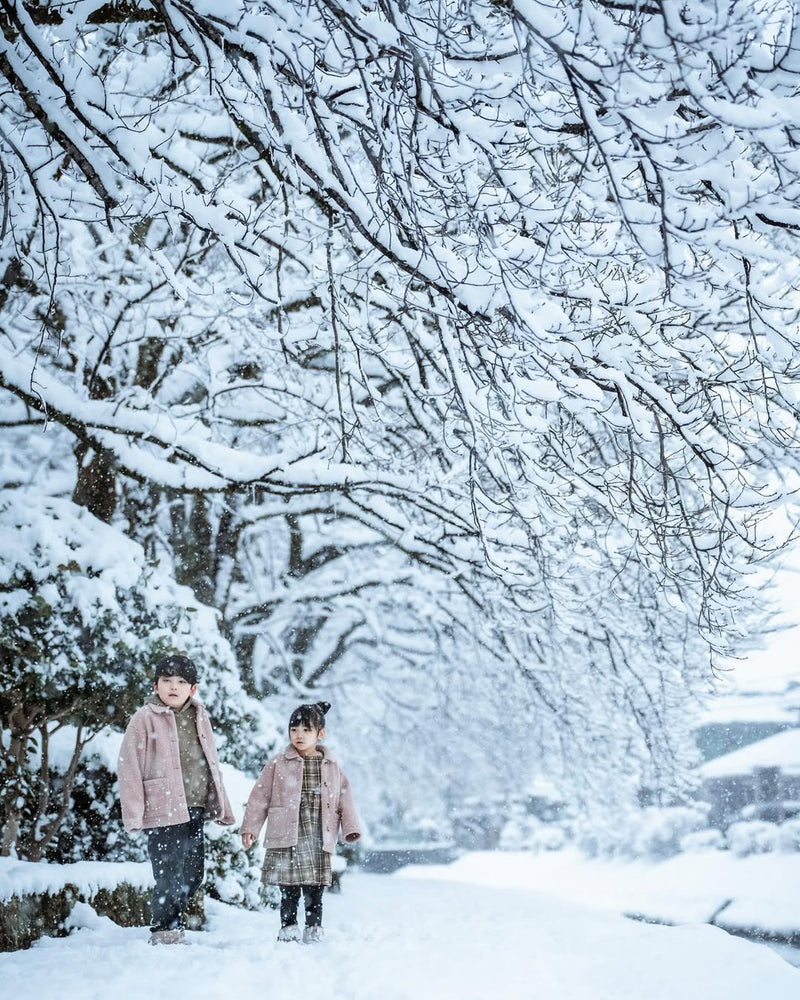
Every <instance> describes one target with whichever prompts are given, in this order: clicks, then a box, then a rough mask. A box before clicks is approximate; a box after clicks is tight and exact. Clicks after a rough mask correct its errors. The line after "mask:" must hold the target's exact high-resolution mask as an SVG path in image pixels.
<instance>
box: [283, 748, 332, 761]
mask: <svg viewBox="0 0 800 1000" xmlns="http://www.w3.org/2000/svg"><path fill="white" fill-rule="evenodd" d="M317 750H319V752H320V753H321V754H322V762H323V763H325V762H326V761H327V762H328V763H333V757H331V754H330V751H329V750H328V748H327V747H326V746H324V744H322V743H317ZM283 756H284V758H285V759H286V760H302V759H303V758H302V757H301V756H300V754H299V753H298V752H297V750H296V749H295V748H294V747H293V746H292V744H291V743H290V744H289V745H288V746H287V747H286V748H285V749H284V751H283Z"/></svg>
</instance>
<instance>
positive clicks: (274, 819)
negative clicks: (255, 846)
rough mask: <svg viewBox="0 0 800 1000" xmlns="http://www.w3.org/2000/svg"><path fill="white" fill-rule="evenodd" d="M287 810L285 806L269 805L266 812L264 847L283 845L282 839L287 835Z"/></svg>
mask: <svg viewBox="0 0 800 1000" xmlns="http://www.w3.org/2000/svg"><path fill="white" fill-rule="evenodd" d="M288 819H289V810H288V809H287V808H286V806H270V809H269V812H268V813H267V835H266V838H265V846H266V847H276V846H277V847H284V846H285V844H284V841H285V840H286V838H287V836H288V835H289V830H288V829H287V822H288Z"/></svg>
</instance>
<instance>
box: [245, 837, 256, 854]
mask: <svg viewBox="0 0 800 1000" xmlns="http://www.w3.org/2000/svg"><path fill="white" fill-rule="evenodd" d="M255 842H256V835H255V834H254V833H243V834H242V844H243V845H244V849H245V850H246V851H249V850H250V848H251V847H252V846H253V844H255Z"/></svg>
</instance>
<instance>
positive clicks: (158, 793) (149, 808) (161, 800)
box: [144, 778, 167, 819]
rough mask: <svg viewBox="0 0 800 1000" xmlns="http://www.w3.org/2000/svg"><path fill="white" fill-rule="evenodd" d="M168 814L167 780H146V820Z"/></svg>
mask: <svg viewBox="0 0 800 1000" xmlns="http://www.w3.org/2000/svg"><path fill="white" fill-rule="evenodd" d="M166 813H167V779H166V778H145V779H144V818H145V819H147V818H148V817H154V818H157V817H163V816H165V815H166Z"/></svg>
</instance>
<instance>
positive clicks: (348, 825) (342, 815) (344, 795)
mask: <svg viewBox="0 0 800 1000" xmlns="http://www.w3.org/2000/svg"><path fill="white" fill-rule="evenodd" d="M341 774H342V786H341V793H340V795H339V822H340V823H341V826H342V836H343V837H344V839H345V841H346V842H347V843H348V844H352V843H353V841H355V840H358V839H359V838H360V836H361V821H360V820H359V818H358V813H357V812H356V806H355V802H354V801H353V793H352V791H351V790H350V782H349V781H348V780H347V775H346V774H345V773H344V771H342V772H341Z"/></svg>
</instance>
